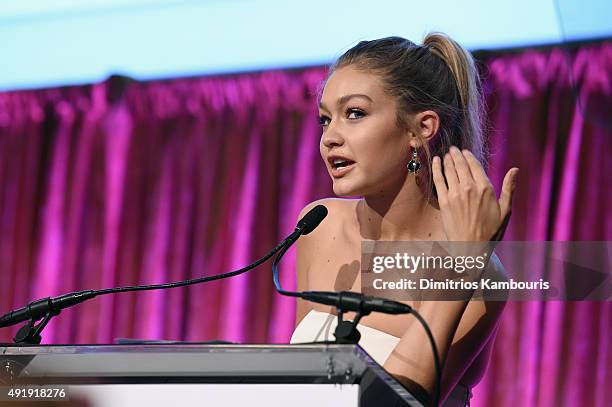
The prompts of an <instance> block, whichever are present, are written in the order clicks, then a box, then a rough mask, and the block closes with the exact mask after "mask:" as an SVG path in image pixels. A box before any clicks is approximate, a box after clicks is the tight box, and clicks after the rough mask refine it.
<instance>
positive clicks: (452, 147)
mask: <svg viewBox="0 0 612 407" xmlns="http://www.w3.org/2000/svg"><path fill="white" fill-rule="evenodd" d="M450 150H451V151H454V152H459V149H458V148H457V147H455V146H451V148H450Z"/></svg>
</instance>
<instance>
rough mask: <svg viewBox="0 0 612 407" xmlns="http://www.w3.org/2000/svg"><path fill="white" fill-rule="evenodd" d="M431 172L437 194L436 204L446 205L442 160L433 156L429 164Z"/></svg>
mask: <svg viewBox="0 0 612 407" xmlns="http://www.w3.org/2000/svg"><path fill="white" fill-rule="evenodd" d="M431 170H432V172H433V181H434V185H435V187H436V192H437V193H438V202H440V203H441V204H444V203H446V199H447V196H446V195H447V194H448V189H447V188H446V182H444V175H442V160H441V159H440V157H438V156H435V157H434V158H433V162H432V163H431Z"/></svg>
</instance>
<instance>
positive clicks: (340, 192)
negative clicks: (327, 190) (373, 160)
mask: <svg viewBox="0 0 612 407" xmlns="http://www.w3.org/2000/svg"><path fill="white" fill-rule="evenodd" d="M333 189H334V194H335V195H336V196H338V197H345V198H348V197H353V196H361V194H360V193H359V191H358V189H357V188H354V187H353V186H350V185H346V184H343V183H342V182H338V181H336V182H334V185H333Z"/></svg>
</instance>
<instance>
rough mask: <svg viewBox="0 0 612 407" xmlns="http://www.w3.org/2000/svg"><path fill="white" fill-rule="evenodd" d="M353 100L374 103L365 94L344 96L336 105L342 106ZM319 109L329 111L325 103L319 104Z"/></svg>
mask: <svg viewBox="0 0 612 407" xmlns="http://www.w3.org/2000/svg"><path fill="white" fill-rule="evenodd" d="M352 98H362V99H367V100H368V101H370V102H374V101H373V100H372V98H371V97H369V96H368V95H364V94H363V93H351V94H350V95H344V96H342V97H339V98H338V101H337V102H336V105H337V106H342V105H343V104H345V103H346V102H348V101H349V100H350V99H352ZM319 107H320V108H322V109H325V110H328V109H327V108H326V107H325V105H324V104H323V101H320V102H319Z"/></svg>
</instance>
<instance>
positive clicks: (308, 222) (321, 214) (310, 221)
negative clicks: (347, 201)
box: [297, 205, 327, 235]
mask: <svg viewBox="0 0 612 407" xmlns="http://www.w3.org/2000/svg"><path fill="white" fill-rule="evenodd" d="M326 216H327V208H326V207H325V206H323V205H317V206H315V207H314V208H312V209H311V210H309V211H308V213H307V214H306V215H304V217H303V218H302V219H300V221H299V222H298V224H297V227H298V228H299V229H301V230H302V234H303V235H307V234H309V233H310V232H312V231H313V230H315V229H316V227H317V226H319V223H321V221H322V220H323V219H325V217H326Z"/></svg>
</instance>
